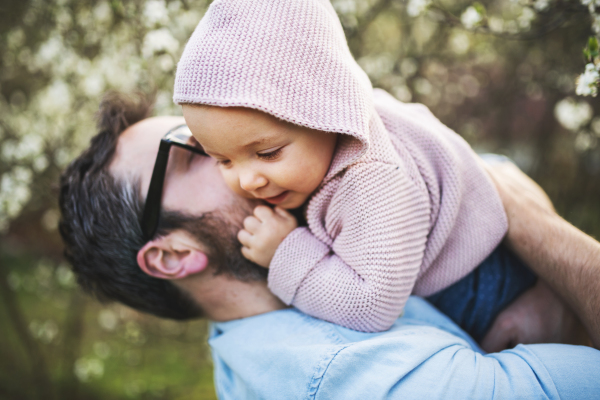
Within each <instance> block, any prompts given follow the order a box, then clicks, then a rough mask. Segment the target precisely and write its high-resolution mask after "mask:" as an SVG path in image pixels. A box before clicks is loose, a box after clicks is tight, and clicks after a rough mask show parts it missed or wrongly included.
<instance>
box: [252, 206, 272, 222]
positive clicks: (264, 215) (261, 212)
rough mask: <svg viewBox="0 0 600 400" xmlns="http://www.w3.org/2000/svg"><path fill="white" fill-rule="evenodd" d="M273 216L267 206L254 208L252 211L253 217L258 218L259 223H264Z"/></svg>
mask: <svg viewBox="0 0 600 400" xmlns="http://www.w3.org/2000/svg"><path fill="white" fill-rule="evenodd" d="M273 214H274V213H273V210H271V209H270V208H269V207H267V206H256V208H255V209H254V216H255V217H256V218H258V220H259V221H260V222H265V221H266V220H268V219H270V218H273Z"/></svg>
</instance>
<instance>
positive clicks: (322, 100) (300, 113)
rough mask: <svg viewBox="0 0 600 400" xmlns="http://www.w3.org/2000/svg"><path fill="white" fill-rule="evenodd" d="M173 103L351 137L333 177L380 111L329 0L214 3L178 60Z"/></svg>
mask: <svg viewBox="0 0 600 400" xmlns="http://www.w3.org/2000/svg"><path fill="white" fill-rule="evenodd" d="M173 100H174V102H175V103H177V104H182V103H196V104H207V105H214V106H220V107H234V106H241V107H248V108H254V109H258V110H261V111H264V112H266V113H269V114H271V115H273V116H275V117H277V118H280V119H282V120H285V121H288V122H291V123H294V124H297V125H301V126H305V127H308V128H312V129H317V130H320V131H326V132H336V133H343V134H346V135H348V136H349V137H343V139H342V140H340V141H339V143H338V150H337V154H336V157H335V159H334V161H333V163H332V166H331V168H330V170H329V173H328V177H330V176H332V175H335V174H336V173H337V172H339V171H340V170H341V169H343V168H345V167H346V166H347V165H349V164H351V163H352V162H354V161H356V160H357V159H358V158H359V157H360V156H361V155H363V154H364V153H365V152H366V151H367V149H368V147H369V121H370V119H371V116H372V115H373V113H374V112H375V111H374V108H373V100H372V87H371V83H370V82H369V78H368V77H367V76H366V74H365V73H364V71H363V70H362V69H361V68H360V67H359V66H358V64H357V63H356V61H355V60H354V58H353V57H352V55H351V54H350V50H349V48H348V44H347V43H346V38H345V36H344V31H343V29H342V26H341V24H340V21H339V19H338V17H337V15H336V13H335V11H334V9H333V7H332V6H331V4H330V3H329V1H327V0H216V1H214V2H213V3H212V4H211V6H210V7H209V9H208V11H207V12H206V14H205V16H204V17H203V18H202V20H201V21H200V23H199V24H198V26H197V27H196V30H195V31H194V33H193V35H192V37H191V38H190V40H189V42H188V43H187V45H186V47H185V50H184V52H183V55H182V56H181V60H180V61H179V64H178V65H177V75H176V77H175V89H174V95H173ZM340 153H341V154H340Z"/></svg>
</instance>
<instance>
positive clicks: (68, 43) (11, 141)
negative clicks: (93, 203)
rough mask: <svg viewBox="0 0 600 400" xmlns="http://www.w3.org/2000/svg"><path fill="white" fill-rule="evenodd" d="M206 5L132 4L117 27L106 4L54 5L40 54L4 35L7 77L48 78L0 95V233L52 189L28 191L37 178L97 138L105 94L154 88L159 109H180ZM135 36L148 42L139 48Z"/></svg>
mask: <svg viewBox="0 0 600 400" xmlns="http://www.w3.org/2000/svg"><path fill="white" fill-rule="evenodd" d="M33 1H34V2H35V1H38V2H39V1H40V0H33ZM48 1H49V2H51V3H57V4H58V3H60V2H61V1H62V0H48ZM205 3H206V2H205V1H204V0H193V1H191V2H190V4H189V9H187V10H186V9H184V8H183V7H181V2H179V1H170V2H168V3H167V2H165V1H164V0H148V1H146V2H141V4H139V2H137V3H136V2H129V3H127V4H125V5H124V8H123V12H124V13H125V17H126V20H127V22H126V23H117V24H115V23H114V16H113V12H114V11H113V8H112V7H111V5H110V2H109V1H107V0H101V1H98V2H92V3H90V5H87V6H84V5H82V6H81V7H76V8H70V7H56V9H57V11H56V21H57V24H56V26H55V28H54V29H53V30H52V31H51V32H49V34H48V36H47V39H46V40H45V41H44V42H43V43H41V45H40V46H37V47H36V49H37V50H34V48H30V47H27V45H26V43H27V40H26V39H27V38H26V33H25V31H24V28H23V27H22V26H17V27H15V28H13V29H12V30H11V31H8V32H7V33H6V35H7V41H6V43H7V48H6V49H5V50H6V51H3V53H2V54H0V57H1V58H2V62H3V71H2V75H3V76H6V77H8V76H11V75H12V76H14V75H16V74H17V73H22V71H25V73H28V74H32V75H41V76H47V77H49V78H50V79H49V83H48V85H47V86H46V87H44V88H42V89H40V90H38V91H36V92H33V93H27V94H25V93H23V92H20V91H18V90H17V91H15V92H14V93H12V94H11V96H10V98H4V97H3V96H1V95H0V118H1V121H0V122H1V124H0V126H1V127H2V128H0V129H1V131H0V232H1V231H3V230H4V231H5V230H6V229H7V228H8V226H9V223H10V221H11V220H13V219H15V218H16V217H18V216H19V215H20V213H21V212H22V211H23V210H24V209H25V207H26V206H27V203H28V202H29V201H30V200H31V199H32V198H34V197H35V196H39V195H43V193H44V192H47V190H48V189H46V188H43V189H38V188H36V189H33V188H32V187H31V185H33V184H35V182H37V181H38V180H36V176H37V175H39V174H42V173H44V172H45V171H46V170H47V169H48V168H49V167H52V168H54V169H56V168H64V166H66V164H67V163H68V162H70V161H71V160H72V159H73V157H74V156H76V155H77V154H78V153H79V151H80V150H81V149H82V148H83V147H85V146H87V144H88V141H89V139H90V137H91V136H92V135H93V134H94V133H95V121H94V120H93V115H94V113H95V111H96V109H97V107H98V102H99V100H100V96H101V95H102V93H104V92H105V91H107V90H109V89H118V90H121V91H124V92H129V91H133V90H137V89H139V88H144V87H148V89H149V90H151V89H152V88H155V89H156V90H157V91H158V93H159V100H160V101H159V102H158V103H157V107H156V112H157V113H162V114H164V113H169V114H172V113H176V112H178V108H177V107H175V106H174V105H173V103H172V101H171V99H170V92H171V91H172V86H173V78H174V69H175V63H176V60H177V59H178V58H179V55H180V52H181V51H182V50H183V48H182V46H181V44H182V43H185V41H186V40H187V39H188V38H189V36H190V35H191V34H192V32H193V30H194V28H195V27H196V25H197V24H198V21H199V20H200V18H201V16H202V11H203V10H204V9H205V8H206V6H207V5H206V4H205ZM43 10H44V7H41V6H39V5H38V6H36V7H33V6H32V7H29V10H28V12H27V13H28V15H26V16H25V18H24V20H25V21H27V20H35V18H37V17H36V13H41V12H43ZM73 10H77V11H73ZM23 26H26V25H23ZM90 27H93V29H90ZM75 37H76V38H77V40H73V38H75ZM135 38H143V40H142V42H141V45H140V44H139V43H138V42H136V40H135ZM82 43H83V45H84V46H85V47H87V48H95V49H97V52H96V55H94V56H93V57H91V58H90V57H88V56H86V55H84V54H83V52H82V51H81V46H82V45H81V44H82ZM76 46H79V47H76ZM2 79H3V78H2V77H0V84H1V83H2V82H1V80H2ZM148 83H151V86H150V87H149V86H148ZM46 214H48V213H46ZM46 214H44V215H45V217H46V216H47V215H46ZM48 215H50V217H51V216H52V215H51V214H48ZM50 217H48V218H45V219H46V220H48V221H50V220H51V219H52V218H50ZM54 219H56V218H54ZM48 221H46V222H48ZM50 222H52V221H50ZM46 225H47V226H48V227H52V226H53V227H54V229H55V226H56V224H55V223H47V224H45V225H44V226H46Z"/></svg>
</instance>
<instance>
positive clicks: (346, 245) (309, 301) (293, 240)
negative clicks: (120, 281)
mask: <svg viewBox="0 0 600 400" xmlns="http://www.w3.org/2000/svg"><path fill="white" fill-rule="evenodd" d="M174 101H175V102H176V103H202V104H209V105H215V106H221V107H232V106H242V107H250V108H255V109H258V110H262V111H264V112H266V113H269V114H271V115H274V116H276V117H278V118H281V119H283V120H286V121H289V122H292V123H294V124H298V125H302V126H306V127H309V128H313V129H317V130H321V131H325V132H337V133H340V134H341V135H340V137H339V139H338V146H337V149H336V153H335V155H334V158H333V161H332V164H331V166H330V169H329V172H328V173H327V175H326V177H325V179H324V180H323V182H322V184H321V185H320V186H319V188H318V189H317V190H316V192H315V193H314V194H313V196H312V197H311V198H310V200H309V202H308V205H307V208H306V216H307V221H308V228H298V229H296V230H294V231H293V232H292V233H291V234H290V235H289V236H288V237H287V238H286V239H285V240H284V241H283V243H282V244H281V245H280V246H279V247H278V249H277V252H276V253H275V256H274V258H273V260H272V262H271V266H270V270H269V287H270V288H271V290H272V291H273V293H275V294H276V295H277V296H278V297H280V298H281V299H282V300H283V301H284V302H285V303H286V304H293V305H294V306H296V307H297V308H299V309H300V310H302V311H304V312H305V313H307V314H310V315H313V316H315V317H318V318H322V319H325V320H328V321H332V322H334V323H337V324H340V325H343V326H346V327H349V328H352V329H356V330H360V331H380V330H384V329H387V328H389V327H390V325H391V324H392V323H393V322H394V320H395V319H396V318H397V317H398V316H399V315H400V314H401V312H402V309H403V307H404V304H405V302H406V300H407V298H408V296H409V295H410V294H411V293H415V294H418V295H423V296H426V295H430V294H433V293H435V292H437V291H439V290H441V289H443V288H445V287H447V286H449V285H451V284H452V283H454V282H456V281H457V280H459V279H460V278H462V277H464V276H465V275H467V274H468V273H469V272H470V271H472V270H473V269H474V268H475V267H476V266H477V265H478V264H479V263H480V262H481V261H483V260H484V258H485V257H486V256H487V255H488V254H489V253H490V252H491V251H492V250H493V249H494V248H495V247H496V246H497V245H498V243H499V242H500V241H501V239H502V237H503V236H504V234H505V233H506V229H507V222H506V216H505V213H504V210H503V207H502V203H501V201H500V198H499V196H498V194H497V192H496V190H495V188H494V186H493V184H492V182H491V181H490V179H489V178H488V176H487V175H486V173H485V172H484V170H483V169H482V167H481V165H480V161H479V159H478V157H477V156H476V155H475V154H474V153H473V151H472V150H471V148H470V147H469V146H468V144H467V143H466V142H465V141H464V140H463V139H462V138H461V137H459V136H458V135H457V134H456V133H454V132H453V131H452V130H450V129H449V128H447V127H446V126H444V125H443V124H442V123H441V122H439V121H438V120H437V119H436V118H435V117H434V116H433V115H432V114H431V113H430V112H429V110H428V109H427V108H426V107H425V106H422V105H417V104H403V103H401V102H399V101H397V100H396V99H394V98H393V97H392V96H390V95H389V94H387V93H386V92H384V91H382V90H375V91H374V90H373V89H372V87H371V84H370V82H369V79H368V78H367V76H366V75H365V73H364V72H363V71H362V70H361V69H360V67H359V66H358V64H356V62H355V61H354V59H353V58H352V56H351V54H350V51H349V49H348V46H347V44H346V40H345V37H344V33H343V30H342V27H341V25H340V22H339V20H338V18H337V15H336V14H335V12H334V10H333V8H332V7H331V5H330V4H329V2H328V1H326V0H216V1H214V2H213V3H212V5H211V6H210V8H209V10H208V11H207V13H206V15H205V16H204V18H203V19H202V21H201V22H200V24H199V25H198V27H197V28H196V31H195V32H194V34H193V35H192V37H191V39H190V41H189V42H188V44H187V45H186V48H185V51H184V53H183V56H182V58H181V60H180V62H179V64H178V66H177V76H176V79H175V93H174Z"/></svg>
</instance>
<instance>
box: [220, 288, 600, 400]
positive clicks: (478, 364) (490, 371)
mask: <svg viewBox="0 0 600 400" xmlns="http://www.w3.org/2000/svg"><path fill="white" fill-rule="evenodd" d="M209 344H210V346H211V349H212V354H213V360H214V368H215V385H216V389H217V394H218V396H219V398H220V399H222V400H227V399H235V400H241V399H286V400H287V399H323V400H325V399H326V400H331V399H343V400H352V399H361V400H364V399H369V400H378V399H432V400H434V399H486V400H487V399H556V400H558V399H595V398H598V397H599V394H600V352H599V351H597V350H594V349H592V348H587V347H580V346H570V345H550V344H541V345H526V346H523V345H519V346H517V347H516V348H514V349H512V350H507V351H503V352H501V353H496V354H487V355H486V354H484V353H483V352H482V351H481V350H480V349H479V348H478V347H477V345H476V344H475V342H474V341H473V339H471V338H470V337H469V336H468V335H467V334H466V333H465V332H464V331H462V330H461V329H460V328H459V327H458V326H457V325H456V324H454V323H453V322H452V321H451V320H450V319H449V318H448V317H446V316H445V315H444V314H442V313H441V312H439V311H438V310H436V309H435V308H434V307H433V306H431V305H430V304H429V303H428V302H426V301H425V300H423V299H420V298H418V297H411V298H410V299H409V301H408V303H407V305H406V308H405V314H404V316H403V317H402V318H399V319H398V320H397V321H396V322H395V324H394V325H393V326H392V328H391V329H390V330H389V331H386V332H379V333H363V332H357V331H352V330H350V329H346V328H342V327H339V326H337V325H334V324H332V323H329V322H325V321H322V320H318V319H315V318H312V317H309V316H307V315H305V314H302V313H301V312H299V311H297V310H295V309H287V310H281V311H275V312H270V313H267V314H262V315H258V316H255V317H251V318H244V319H241V320H235V321H230V322H222V323H213V324H212V325H211V334H210V339H209Z"/></svg>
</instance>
